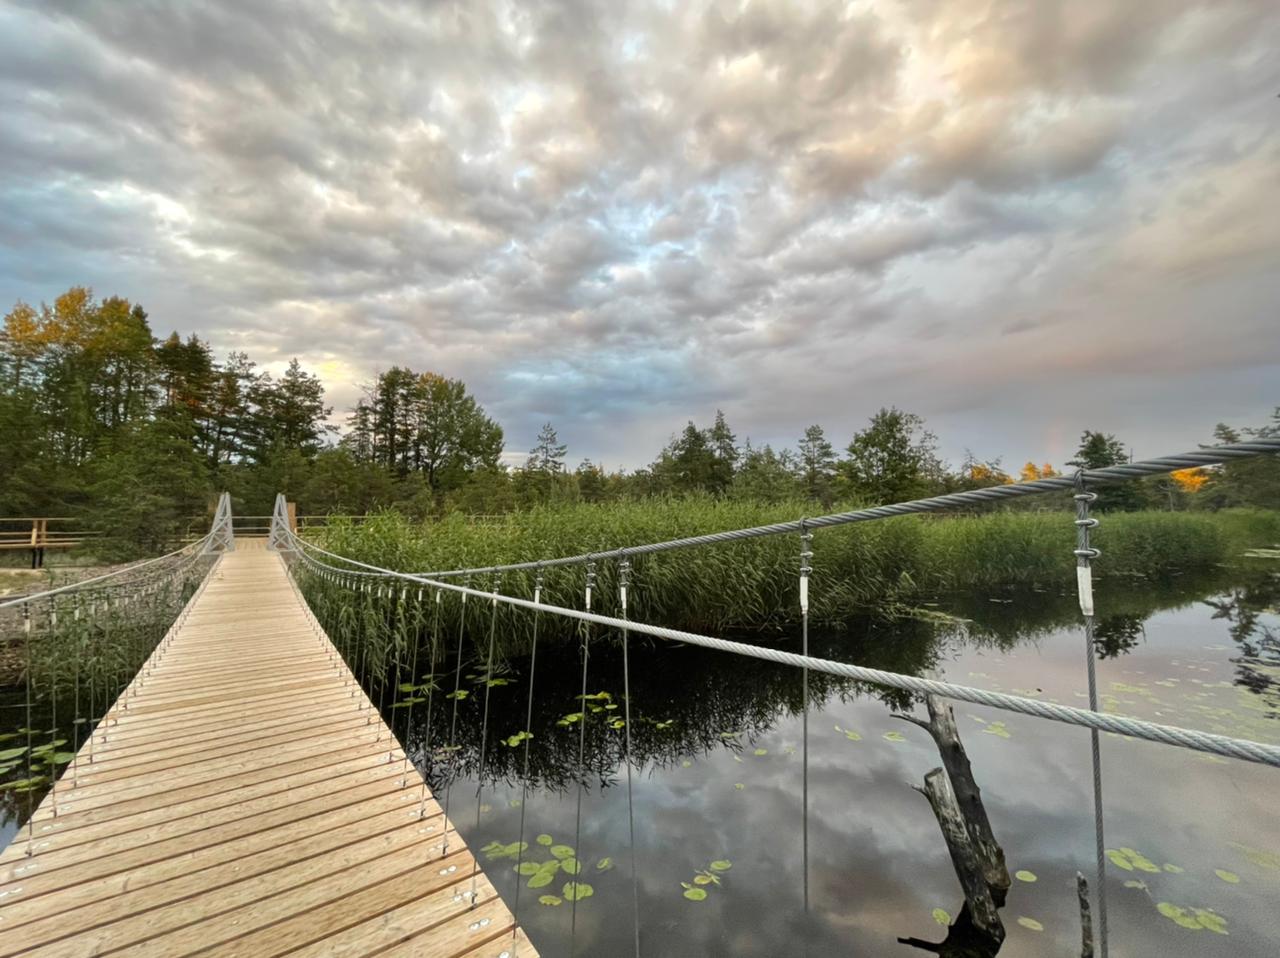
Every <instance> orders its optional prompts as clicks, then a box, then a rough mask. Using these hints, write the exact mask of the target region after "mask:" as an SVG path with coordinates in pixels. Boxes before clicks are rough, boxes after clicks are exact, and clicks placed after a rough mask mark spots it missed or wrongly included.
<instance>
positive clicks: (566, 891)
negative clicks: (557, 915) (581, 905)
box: [560, 881, 596, 901]
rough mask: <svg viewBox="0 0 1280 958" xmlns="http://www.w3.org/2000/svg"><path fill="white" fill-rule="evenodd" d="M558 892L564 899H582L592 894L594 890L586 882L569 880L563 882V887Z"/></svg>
mask: <svg viewBox="0 0 1280 958" xmlns="http://www.w3.org/2000/svg"><path fill="white" fill-rule="evenodd" d="M560 892H561V894H562V895H564V900H565V901H582V899H584V898H590V897H591V896H592V895H594V894H595V893H596V890H595V889H594V888H592V887H591V886H590V885H588V884H587V883H586V882H580V881H570V882H565V883H564V888H562V889H561V890H560Z"/></svg>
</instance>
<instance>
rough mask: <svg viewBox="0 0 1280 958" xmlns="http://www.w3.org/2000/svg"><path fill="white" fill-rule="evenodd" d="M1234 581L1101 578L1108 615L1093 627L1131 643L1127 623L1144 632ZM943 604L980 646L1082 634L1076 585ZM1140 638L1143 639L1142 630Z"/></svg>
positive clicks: (1099, 591)
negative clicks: (1163, 615) (1156, 619)
mask: <svg viewBox="0 0 1280 958" xmlns="http://www.w3.org/2000/svg"><path fill="white" fill-rule="evenodd" d="M1235 578H1237V576H1236V575H1234V574H1233V573H1232V572H1230V571H1229V570H1218V571H1217V572H1214V573H1206V574H1199V575H1186V576H1179V577H1178V578H1176V579H1172V580H1166V581H1160V582H1155V581H1152V580H1148V579H1143V578H1139V577H1135V576H1111V577H1107V576H1097V577H1096V578H1095V580H1094V582H1095V592H1096V595H1097V597H1098V608H1099V611H1100V612H1102V613H1104V614H1102V615H1100V616H1099V617H1098V620H1097V622H1096V623H1095V624H1096V625H1098V626H1102V627H1103V628H1110V629H1112V630H1113V634H1115V635H1117V636H1119V635H1122V634H1123V635H1125V636H1127V637H1128V638H1132V637H1133V636H1134V635H1135V633H1134V632H1133V631H1131V629H1132V627H1131V625H1129V623H1132V622H1135V621H1136V622H1137V623H1138V624H1139V626H1140V625H1141V623H1142V622H1144V621H1146V620H1147V619H1148V618H1150V617H1151V616H1152V615H1154V614H1155V613H1156V612H1162V611H1166V610H1169V609H1180V608H1186V607H1189V606H1192V605H1194V604H1195V603H1196V602H1198V601H1200V600H1201V599H1203V598H1204V596H1206V595H1209V594H1212V593H1214V592H1217V591H1219V590H1221V589H1223V588H1225V587H1226V585H1227V584H1228V582H1231V581H1234V580H1235ZM940 604H941V605H942V606H943V607H945V608H946V610H947V611H948V612H950V613H951V614H952V615H955V616H957V617H959V618H962V619H965V620H966V621H965V623H964V625H963V627H957V628H956V631H957V632H959V633H961V634H962V635H963V637H964V638H965V639H967V640H968V641H971V642H974V643H979V644H982V643H988V642H994V643H997V644H1001V645H1007V644H1012V643H1015V642H1022V641H1027V640H1032V639H1037V638H1041V637H1044V636H1047V635H1049V634H1050V633H1052V632H1056V631H1058V630H1060V629H1078V628H1080V605H1079V599H1078V598H1077V596H1076V591H1075V581H1074V580H1072V581H1070V582H1064V583H1063V587H1062V590H1061V591H1053V592H1051V591H1045V590H1041V589H1033V590H1026V589H1024V590H1020V591H1011V592H1007V593H1001V594H1000V595H996V596H991V595H986V594H968V595H960V594H957V595H948V596H943V597H941V602H940ZM1113 620H1114V621H1113ZM1136 634H1137V635H1140V634H1141V630H1140V629H1139V631H1138V632H1137V633H1136ZM1135 644H1136V643H1134V642H1131V641H1130V642H1126V641H1116V642H1114V643H1113V645H1112V646H1111V647H1108V648H1107V649H1105V650H1104V649H1103V648H1099V650H1098V651H1099V653H1100V654H1109V655H1110V654H1124V653H1125V652H1127V651H1128V650H1129V649H1131V648H1133V646H1134V645H1135Z"/></svg>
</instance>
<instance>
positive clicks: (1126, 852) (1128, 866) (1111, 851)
mask: <svg viewBox="0 0 1280 958" xmlns="http://www.w3.org/2000/svg"><path fill="white" fill-rule="evenodd" d="M1107 858H1109V859H1110V860H1111V864H1113V865H1115V866H1116V867H1117V868H1123V869H1124V870H1125V871H1127V872H1131V871H1135V870H1136V871H1142V872H1152V873H1154V872H1159V871H1160V866H1159V865H1157V864H1156V863H1155V862H1153V861H1152V860H1151V859H1149V858H1147V856H1145V855H1143V854H1142V852H1139V851H1135V850H1134V849H1132V848H1108V849H1107Z"/></svg>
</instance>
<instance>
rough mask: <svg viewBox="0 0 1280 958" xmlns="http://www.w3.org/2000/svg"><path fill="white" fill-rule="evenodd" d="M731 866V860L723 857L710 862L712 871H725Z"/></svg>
mask: <svg viewBox="0 0 1280 958" xmlns="http://www.w3.org/2000/svg"><path fill="white" fill-rule="evenodd" d="M732 867H733V862H731V861H729V860H728V859H725V858H721V859H717V860H716V861H713V862H712V863H711V870H712V871H713V872H727V871H728V870H729V869H730V868H732Z"/></svg>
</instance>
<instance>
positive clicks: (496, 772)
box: [375, 621, 939, 789]
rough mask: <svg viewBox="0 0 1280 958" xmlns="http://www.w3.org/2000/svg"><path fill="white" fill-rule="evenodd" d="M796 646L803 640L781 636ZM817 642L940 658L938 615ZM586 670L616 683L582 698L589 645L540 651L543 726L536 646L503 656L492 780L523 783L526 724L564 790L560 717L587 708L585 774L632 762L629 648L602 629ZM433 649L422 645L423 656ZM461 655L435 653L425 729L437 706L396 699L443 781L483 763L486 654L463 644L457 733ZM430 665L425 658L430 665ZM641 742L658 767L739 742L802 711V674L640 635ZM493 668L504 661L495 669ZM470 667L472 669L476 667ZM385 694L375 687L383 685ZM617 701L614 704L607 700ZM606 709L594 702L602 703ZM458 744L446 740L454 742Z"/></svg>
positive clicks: (635, 744) (924, 665) (824, 696)
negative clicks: (626, 722) (584, 649)
mask: <svg viewBox="0 0 1280 958" xmlns="http://www.w3.org/2000/svg"><path fill="white" fill-rule="evenodd" d="M779 644H780V645H782V646H783V647H786V648H791V647H792V646H794V643H779ZM809 647H810V652H811V653H812V654H813V655H815V656H819V657H824V658H833V659H839V660H842V661H848V662H857V663H859V664H864V665H868V666H871V667H873V668H880V669H886V670H891V671H896V672H910V673H919V672H921V671H924V670H926V669H928V668H931V667H933V665H935V664H936V662H937V655H938V648H939V647H938V643H937V641H936V635H935V632H934V629H933V628H932V626H930V625H929V624H928V623H924V622H915V621H912V622H905V623H899V624H898V625H897V626H895V628H894V629H893V630H892V632H891V633H886V632H885V631H884V629H883V628H877V627H875V625H874V624H873V623H864V624H860V625H859V627H858V628H857V629H856V630H854V629H851V630H850V631H846V632H842V633H839V634H834V635H832V634H828V635H817V636H810V640H809ZM590 650H591V654H590V660H589V666H588V675H587V690H588V693H589V694H595V693H599V692H608V693H609V694H610V696H611V699H609V700H604V699H601V700H597V701H594V702H589V703H586V705H585V707H584V704H583V703H581V702H580V701H579V699H578V696H579V694H580V692H581V681H582V672H581V668H582V665H581V661H582V660H581V657H580V654H579V647H577V646H571V647H566V646H563V645H556V646H553V647H551V648H549V649H542V648H540V649H539V650H538V658H537V666H536V674H535V689H534V708H533V723H532V725H533V727H532V728H530V729H527V730H526V729H525V727H524V726H525V717H526V709H527V705H528V698H527V696H528V666H529V660H528V658H527V657H523V656H521V657H515V658H511V659H508V660H507V661H506V662H504V663H503V667H502V671H501V677H502V678H503V679H505V680H506V682H507V684H503V685H498V686H494V687H491V688H490V689H489V718H488V747H487V749H486V752H485V773H484V780H485V784H486V785H491V784H493V783H496V782H504V781H505V782H508V783H515V782H518V781H519V780H520V778H521V776H522V773H523V764H524V748H523V746H522V745H521V744H519V743H517V745H516V747H511V746H508V745H507V744H505V741H504V740H506V739H508V738H510V737H511V736H514V735H516V733H518V732H521V731H529V732H532V733H533V738H532V739H531V740H530V748H529V785H530V786H532V787H539V786H541V787H548V788H556V789H561V788H565V787H566V786H569V785H571V784H574V783H576V782H577V781H578V777H579V774H578V768H579V765H578V737H579V728H578V724H577V722H576V721H575V722H571V723H570V724H567V725H558V724H557V723H558V722H559V721H561V720H562V719H564V718H565V717H566V716H569V715H573V714H576V713H583V716H584V720H585V722H586V742H585V748H584V761H583V765H584V766H585V768H586V774H587V775H588V776H589V777H590V778H593V779H595V780H597V781H598V782H599V783H600V785H601V786H602V787H607V786H609V785H611V784H612V783H613V782H614V780H615V777H616V775H617V773H618V770H619V767H620V765H621V762H622V756H623V749H624V742H625V739H624V732H623V730H622V728H621V727H618V728H612V727H610V723H611V722H612V721H614V720H615V719H616V720H620V719H621V716H622V708H621V704H622V648H621V645H620V643H619V642H618V641H617V637H616V636H612V635H610V636H608V637H605V638H601V637H600V636H599V635H597V636H594V637H593V638H592V641H591V646H590ZM428 656H429V650H427V651H425V652H423V653H422V654H421V657H420V660H419V661H420V663H421V662H425V661H426V660H427V658H428ZM456 665H457V663H456V660H455V659H454V658H453V656H452V655H450V656H449V657H448V658H447V659H444V660H442V661H440V662H438V663H437V666H436V674H437V676H438V677H439V678H438V679H437V681H438V683H439V687H438V688H437V690H436V691H435V693H434V695H435V701H434V703H433V705H432V710H431V718H430V725H431V728H430V737H429V739H428V729H427V722H428V717H427V705H426V703H425V702H424V703H418V704H415V705H414V708H413V710H412V715H410V714H409V710H408V709H406V708H403V707H402V708H394V709H393V708H390V707H389V706H390V703H387V706H388V707H387V708H386V709H385V710H384V714H385V715H386V716H387V719H388V721H389V722H391V723H392V724H393V727H394V728H395V730H396V732H397V734H398V735H399V736H400V738H401V741H403V742H405V744H406V747H407V748H408V749H409V750H410V753H411V754H412V755H413V756H414V757H415V759H416V760H417V762H418V764H419V767H422V768H424V769H425V772H426V775H427V778H428V780H429V781H430V782H431V784H432V785H433V786H439V785H440V784H442V783H443V782H445V781H446V780H447V779H448V777H449V776H450V774H452V775H454V776H466V777H475V776H476V775H478V773H479V760H480V738H481V729H482V726H483V722H484V693H485V680H484V675H483V673H484V662H483V661H482V660H479V659H477V658H476V657H475V656H474V654H472V655H470V656H468V655H467V653H465V652H464V661H463V664H462V675H463V681H462V687H463V688H464V689H467V690H468V695H467V696H466V698H464V699H461V700H458V701H457V703H456V704H457V734H456V736H455V740H454V742H452V743H450V742H449V737H450V736H449V731H450V726H451V724H452V720H453V708H454V704H455V702H454V701H453V700H450V699H448V698H447V697H446V696H447V695H448V693H450V692H452V690H453V680H454V673H455V668H456ZM420 671H421V672H426V671H427V668H426V667H422V668H420ZM630 673H631V714H632V729H631V745H632V750H633V760H634V761H636V762H638V763H651V764H653V765H655V766H657V767H659V768H661V767H666V766H670V765H673V764H675V763H677V762H679V761H680V760H681V759H682V758H684V757H688V756H693V755H698V754H703V753H707V752H710V751H712V750H714V749H719V748H730V749H736V748H739V747H742V746H745V745H747V744H749V743H750V742H752V741H754V740H755V739H756V738H758V737H759V736H761V735H763V734H764V733H766V732H767V731H769V730H770V729H772V728H773V727H774V726H775V725H776V724H777V722H778V721H779V719H780V718H781V717H783V716H788V715H798V714H799V713H800V710H801V707H802V701H803V699H802V687H801V686H802V673H801V671H800V670H799V669H795V668H792V667H790V666H784V665H777V664H775V663H770V662H763V661H760V660H758V659H750V658H745V657H742V656H733V655H728V654H726V653H722V652H714V651H711V650H709V649H703V648H699V647H695V646H678V645H672V644H669V643H664V642H650V641H647V640H646V639H644V638H643V637H640V636H634V635H633V636H632V637H631V647H630ZM495 674H497V670H496V669H495ZM468 675H470V676H471V678H470V679H468V678H467V676H468ZM809 695H810V701H811V704H812V706H813V707H816V708H820V707H821V706H822V705H823V704H824V703H826V701H827V700H828V699H830V698H832V697H833V696H834V697H837V698H839V699H841V700H846V699H849V698H854V697H859V696H863V695H871V696H874V697H877V698H879V699H881V700H882V701H884V702H885V703H886V704H887V705H888V706H890V707H894V708H902V707H906V706H908V705H909V704H910V701H911V697H910V696H909V695H907V694H906V693H903V692H900V691H897V690H893V689H882V688H879V687H875V686H868V685H865V684H863V683H858V682H853V681H850V680H847V679H839V678H836V677H834V676H830V675H827V674H825V673H819V672H811V673H810V675H809ZM375 698H376V696H375ZM610 704H612V705H616V706H618V707H617V708H613V709H609V708H606V706H607V705H610ZM593 706H594V708H595V709H598V710H599V711H593V710H592V707H593ZM450 744H452V745H455V746H457V748H456V749H453V750H451V751H446V750H445V747H446V746H448V745H450Z"/></svg>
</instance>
